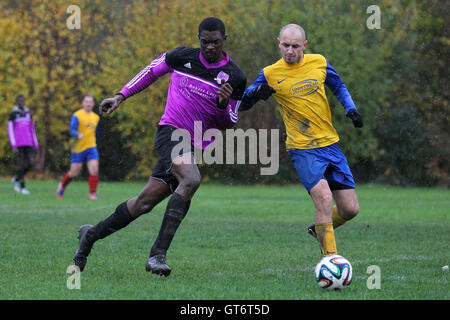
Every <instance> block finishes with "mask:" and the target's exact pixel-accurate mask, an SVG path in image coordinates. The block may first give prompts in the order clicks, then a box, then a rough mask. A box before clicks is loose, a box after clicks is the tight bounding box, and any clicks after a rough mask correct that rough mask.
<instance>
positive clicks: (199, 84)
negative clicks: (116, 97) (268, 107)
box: [120, 47, 247, 149]
mask: <svg viewBox="0 0 450 320" xmlns="http://www.w3.org/2000/svg"><path fill="white" fill-rule="evenodd" d="M223 54H224V55H225V59H224V60H222V61H220V62H218V63H216V64H209V63H208V62H207V61H206V60H205V59H204V58H203V56H202V54H201V52H200V49H199V48H189V47H179V48H176V49H174V50H172V51H170V52H167V53H164V54H162V55H161V56H159V57H158V58H157V59H155V60H153V61H152V62H151V63H150V64H149V65H148V66H147V67H145V68H144V69H143V70H142V71H141V72H140V73H138V74H137V75H136V76H135V77H134V78H133V79H132V80H131V81H130V82H128V83H127V84H126V85H125V86H124V87H123V89H122V90H121V91H120V93H121V94H122V95H123V96H124V97H125V98H128V97H130V96H132V95H134V94H136V93H138V92H140V91H142V90H144V89H145V88H147V87H148V86H149V85H150V84H152V83H153V82H155V81H156V80H157V79H158V78H159V77H161V76H162V75H164V74H166V73H171V81H170V86H169V91H168V96H167V103H166V108H165V111H164V114H163V116H162V117H161V120H160V122H159V124H160V125H170V126H173V127H175V128H178V129H186V130H187V131H188V132H189V133H190V135H191V138H192V142H193V144H194V146H195V147H198V148H202V149H205V148H206V147H207V146H208V145H209V144H210V143H212V141H211V142H203V143H202V145H196V144H195V141H194V122H197V124H200V123H201V133H202V136H203V133H204V132H205V131H206V130H208V129H211V128H215V129H221V130H223V129H227V128H231V127H233V126H234V124H235V123H236V122H237V120H238V110H239V105H240V103H241V98H242V94H243V93H244V91H245V87H246V83H247V79H246V75H245V73H244V72H243V71H242V70H241V69H240V68H239V67H238V66H237V65H236V64H235V63H234V62H233V61H232V60H231V59H230V57H229V56H228V54H227V53H226V52H225V51H224V52H223ZM222 79H224V80H225V82H228V83H229V84H230V85H231V87H232V88H233V94H232V96H231V98H230V100H229V103H228V107H227V108H225V109H219V108H218V107H217V98H218V95H217V92H218V91H219V89H220V83H221V80H222ZM199 129H200V128H197V130H199Z"/></svg>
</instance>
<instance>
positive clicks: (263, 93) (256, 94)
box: [250, 83, 276, 100]
mask: <svg viewBox="0 0 450 320" xmlns="http://www.w3.org/2000/svg"><path fill="white" fill-rule="evenodd" d="M273 93H276V91H275V89H274V88H272V87H271V86H269V85H268V84H265V83H263V84H260V85H259V86H257V87H256V88H255V89H253V91H252V93H251V94H250V96H251V97H252V98H257V99H258V100H267V99H269V97H270V96H271V95H272V94H273Z"/></svg>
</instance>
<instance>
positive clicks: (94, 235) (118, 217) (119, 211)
mask: <svg viewBox="0 0 450 320" xmlns="http://www.w3.org/2000/svg"><path fill="white" fill-rule="evenodd" d="M134 219H136V218H134V217H132V216H131V214H130V212H129V211H128V207H127V201H125V202H123V203H121V204H119V205H118V206H117V208H116V210H115V211H114V212H113V213H111V214H110V215H109V216H108V217H107V218H106V219H105V220H103V221H100V222H99V223H97V224H96V225H95V226H94V227H92V228H91V229H89V231H88V234H89V238H90V240H93V241H97V240H99V239H103V238H105V237H107V236H109V235H110V234H112V233H114V232H116V231H118V230H120V229H122V228H125V227H126V226H127V225H128V224H129V223H130V222H131V221H133V220H134Z"/></svg>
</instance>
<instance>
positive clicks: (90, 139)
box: [70, 109, 100, 153]
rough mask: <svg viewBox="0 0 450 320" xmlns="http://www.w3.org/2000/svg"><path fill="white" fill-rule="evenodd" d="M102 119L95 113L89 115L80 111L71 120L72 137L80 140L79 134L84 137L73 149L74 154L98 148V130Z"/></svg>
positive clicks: (77, 141)
mask: <svg viewBox="0 0 450 320" xmlns="http://www.w3.org/2000/svg"><path fill="white" fill-rule="evenodd" d="M99 121H100V117H99V116H98V115H97V114H96V113H94V112H89V113H87V112H86V111H84V110H83V109H80V110H78V111H77V112H75V113H74V114H73V116H72V119H71V120H70V135H71V136H72V137H76V138H78V134H80V133H81V134H83V135H84V137H83V138H81V139H77V140H76V142H75V145H74V146H73V148H72V152H73V153H80V152H83V151H85V150H87V149H90V148H94V147H96V146H97V139H96V138H97V128H98V122H99Z"/></svg>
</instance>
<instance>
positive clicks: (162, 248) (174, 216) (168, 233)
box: [150, 192, 191, 256]
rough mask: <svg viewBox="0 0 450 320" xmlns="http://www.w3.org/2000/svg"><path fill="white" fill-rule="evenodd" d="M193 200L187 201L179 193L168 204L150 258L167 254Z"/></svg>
mask: <svg viewBox="0 0 450 320" xmlns="http://www.w3.org/2000/svg"><path fill="white" fill-rule="evenodd" d="M190 204H191V200H186V199H185V198H184V197H183V196H181V195H179V194H178V193H175V192H174V193H173V194H172V196H171V197H170V199H169V202H168V203H167V208H166V212H165V213H164V218H163V221H162V224H161V229H160V230H159V234H158V237H157V238H156V240H155V243H154V244H153V246H152V249H151V251H150V256H154V255H157V254H166V252H167V250H168V249H169V246H170V244H171V243H172V239H173V237H174V236H175V232H176V231H177V229H178V227H179V226H180V224H181V221H182V220H183V218H184V217H185V216H186V213H187V212H188V210H189V206H190Z"/></svg>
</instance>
